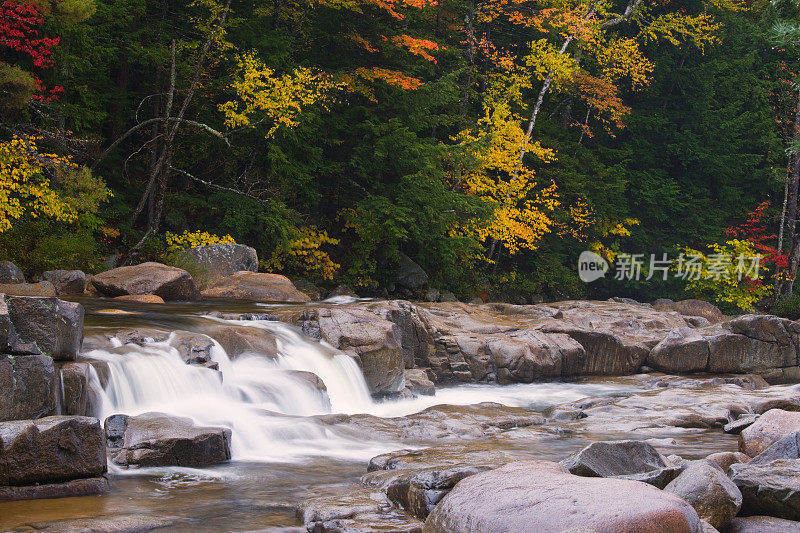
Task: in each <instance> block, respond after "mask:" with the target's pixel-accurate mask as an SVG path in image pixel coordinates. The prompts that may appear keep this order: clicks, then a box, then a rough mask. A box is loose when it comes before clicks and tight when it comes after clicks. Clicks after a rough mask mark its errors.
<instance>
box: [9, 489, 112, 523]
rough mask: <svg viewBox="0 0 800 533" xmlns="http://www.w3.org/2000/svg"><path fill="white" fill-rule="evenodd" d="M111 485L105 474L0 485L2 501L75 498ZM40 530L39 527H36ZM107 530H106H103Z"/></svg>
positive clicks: (100, 491)
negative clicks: (54, 480)
mask: <svg viewBox="0 0 800 533" xmlns="http://www.w3.org/2000/svg"><path fill="white" fill-rule="evenodd" d="M110 489H111V485H110V483H109V482H108V478H107V477H105V476H98V477H89V478H81V479H72V480H70V481H62V482H59V483H37V484H35V485H15V486H0V502H5V501H15V500H40V499H44V498H73V497H75V496H90V495H93V494H102V493H103V492H108V491H109V490H110ZM36 530H37V531H39V528H37V529H36ZM45 531H70V530H68V529H61V530H56V529H45ZM103 531H105V530H103Z"/></svg>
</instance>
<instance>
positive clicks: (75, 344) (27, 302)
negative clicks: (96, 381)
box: [6, 296, 83, 361]
mask: <svg viewBox="0 0 800 533" xmlns="http://www.w3.org/2000/svg"><path fill="white" fill-rule="evenodd" d="M6 303H7V305H8V311H9V316H10V317H11V321H12V322H13V323H14V330H15V331H16V334H17V337H18V339H19V342H20V343H24V344H30V345H33V346H35V347H36V349H37V351H38V353H43V354H47V355H50V356H52V357H53V359H56V360H64V361H73V360H75V358H76V357H77V356H78V353H79V352H80V351H81V345H82V344H83V306H82V305H81V304H79V303H76V302H65V301H64V300H59V299H58V298H41V297H32V296H7V297H6Z"/></svg>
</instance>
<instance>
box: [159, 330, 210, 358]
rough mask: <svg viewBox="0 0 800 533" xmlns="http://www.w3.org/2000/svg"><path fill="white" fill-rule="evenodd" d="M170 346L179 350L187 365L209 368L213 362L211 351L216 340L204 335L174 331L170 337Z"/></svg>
mask: <svg viewBox="0 0 800 533" xmlns="http://www.w3.org/2000/svg"><path fill="white" fill-rule="evenodd" d="M169 345H170V346H172V347H173V348H175V349H176V350H178V353H179V354H181V358H182V359H183V361H184V362H185V363H186V364H187V365H198V366H207V365H208V364H209V363H211V362H212V361H213V356H212V354H211V349H212V348H213V347H214V339H212V338H211V337H209V336H208V335H204V334H202V333H193V332H191V331H180V330H178V331H174V332H173V333H172V335H170V337H169Z"/></svg>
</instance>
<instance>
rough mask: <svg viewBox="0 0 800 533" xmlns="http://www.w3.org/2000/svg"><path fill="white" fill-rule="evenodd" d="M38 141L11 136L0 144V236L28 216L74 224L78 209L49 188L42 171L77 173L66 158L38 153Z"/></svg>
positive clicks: (72, 164) (47, 180) (75, 166)
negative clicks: (13, 222)
mask: <svg viewBox="0 0 800 533" xmlns="http://www.w3.org/2000/svg"><path fill="white" fill-rule="evenodd" d="M37 140H38V139H36V138H33V137H17V136H14V137H13V138H12V139H11V140H10V141H7V142H3V143H0V232H3V231H6V230H9V229H11V227H12V221H13V220H16V219H19V218H20V217H21V216H22V215H24V214H28V215H29V216H31V217H33V218H36V217H39V216H46V217H51V218H53V219H55V220H58V221H62V222H75V221H76V220H77V218H78V211H77V209H76V208H75V207H74V206H73V205H72V204H71V203H70V201H69V199H67V198H64V197H63V196H62V195H60V194H59V193H58V192H57V191H55V190H54V189H53V188H52V187H51V186H50V180H49V179H47V177H46V176H45V170H46V169H47V170H50V171H59V170H66V169H77V168H78V166H77V165H76V164H75V163H73V162H72V160H71V159H70V158H69V157H61V156H58V155H55V154H45V153H39V152H38V149H37V147H36V141H37Z"/></svg>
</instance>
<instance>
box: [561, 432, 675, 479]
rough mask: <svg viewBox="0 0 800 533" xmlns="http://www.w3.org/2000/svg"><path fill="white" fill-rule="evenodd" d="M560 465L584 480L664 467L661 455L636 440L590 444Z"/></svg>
mask: <svg viewBox="0 0 800 533" xmlns="http://www.w3.org/2000/svg"><path fill="white" fill-rule="evenodd" d="M561 465H563V466H564V467H565V468H566V469H567V470H569V471H570V472H571V473H572V474H575V475H577V476H586V477H613V476H628V475H634V474H644V473H646V472H652V471H661V470H663V469H665V468H667V464H666V463H665V462H664V458H663V457H661V454H659V453H658V451H657V450H656V449H655V448H653V446H652V445H650V444H648V443H647V442H644V441H640V440H620V441H598V442H593V443H591V444H590V445H589V446H587V447H585V448H584V449H582V450H581V451H579V452H577V453H575V454H573V455H571V456H569V457H567V458H566V459H564V460H563V461H561ZM676 475H677V474H676Z"/></svg>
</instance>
